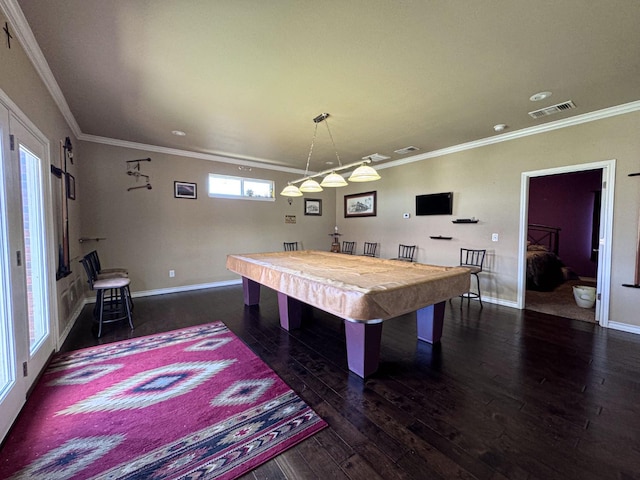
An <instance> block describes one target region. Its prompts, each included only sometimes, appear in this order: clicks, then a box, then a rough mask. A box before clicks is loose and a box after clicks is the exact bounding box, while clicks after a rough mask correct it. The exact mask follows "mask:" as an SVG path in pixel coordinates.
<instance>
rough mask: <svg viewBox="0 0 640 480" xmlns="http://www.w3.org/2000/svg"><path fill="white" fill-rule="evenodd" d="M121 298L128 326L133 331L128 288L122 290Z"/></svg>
mask: <svg viewBox="0 0 640 480" xmlns="http://www.w3.org/2000/svg"><path fill="white" fill-rule="evenodd" d="M122 296H123V297H124V307H125V308H126V310H127V318H128V319H129V326H130V327H131V330H133V320H132V319H131V297H130V295H129V286H126V287H124V288H123V289H122Z"/></svg>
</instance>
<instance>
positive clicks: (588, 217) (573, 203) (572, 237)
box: [525, 170, 602, 322]
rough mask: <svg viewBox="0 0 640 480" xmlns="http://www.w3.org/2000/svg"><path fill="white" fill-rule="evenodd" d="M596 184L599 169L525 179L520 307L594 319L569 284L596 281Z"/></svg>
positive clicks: (591, 310) (598, 184) (598, 191)
mask: <svg viewBox="0 0 640 480" xmlns="http://www.w3.org/2000/svg"><path fill="white" fill-rule="evenodd" d="M601 189H602V171H601V170H586V171H581V172H574V173H565V174H558V175H549V176H539V177H534V178H532V179H531V180H530V184H529V209H528V222H529V230H528V241H529V245H528V249H527V250H528V251H527V255H528V257H529V258H528V269H527V270H528V273H527V293H526V307H525V308H527V309H530V310H536V311H540V312H546V313H553V314H556V315H560V316H564V317H568V318H576V319H581V320H585V321H591V322H594V321H595V309H594V308H591V307H589V308H581V307H579V306H578V305H577V303H576V301H575V299H574V295H573V289H572V287H573V286H576V285H585V286H592V287H595V286H596V277H597V270H598V255H597V249H598V240H599V227H600V222H599V219H600V196H601Z"/></svg>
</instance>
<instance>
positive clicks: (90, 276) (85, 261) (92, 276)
mask: <svg viewBox="0 0 640 480" xmlns="http://www.w3.org/2000/svg"><path fill="white" fill-rule="evenodd" d="M90 255H91V254H87V255H85V256H84V257H83V258H82V260H80V263H81V264H82V266H83V267H84V271H85V272H86V274H87V282H88V283H89V287H91V290H93V282H95V281H96V280H97V279H98V272H96V270H95V267H94V265H93V262H92V260H91V258H90Z"/></svg>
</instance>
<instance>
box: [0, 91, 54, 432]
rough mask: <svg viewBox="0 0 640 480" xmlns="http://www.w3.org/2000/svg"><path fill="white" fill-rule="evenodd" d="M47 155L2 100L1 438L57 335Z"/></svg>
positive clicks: (27, 125) (34, 134) (33, 133)
mask: <svg viewBox="0 0 640 480" xmlns="http://www.w3.org/2000/svg"><path fill="white" fill-rule="evenodd" d="M20 115H21V114H20ZM47 152H48V143H47V141H46V139H45V137H44V136H43V135H42V134H41V133H39V132H38V130H37V129H36V128H35V127H34V126H33V125H31V124H30V122H28V121H27V120H26V119H24V118H22V115H21V117H18V116H17V115H16V114H15V113H14V112H13V108H12V109H11V110H10V109H9V108H8V107H7V106H6V105H4V104H3V103H1V102H0V210H1V213H2V215H1V218H2V220H1V221H0V240H2V248H1V249H0V284H1V286H2V291H3V293H4V294H3V296H2V300H1V301H0V363H1V365H2V367H1V368H0V412H1V414H0V419H1V420H0V438H3V437H4V436H5V435H6V433H7V431H8V429H9V428H10V426H11V424H12V423H13V420H14V419H15V418H16V416H17V415H18V413H19V411H20V409H21V408H22V406H23V404H24V402H25V400H26V396H27V392H28V391H29V389H30V388H31V386H32V385H33V383H34V382H35V379H36V378H37V377H38V374H39V373H40V371H41V370H42V369H43V368H44V366H45V364H46V362H47V360H48V359H49V356H50V355H51V354H52V352H53V350H54V338H55V337H56V334H57V332H55V331H54V330H55V328H54V326H55V325H56V322H55V319H56V315H55V313H54V312H55V311H56V306H55V302H54V301H53V293H52V292H54V291H55V273H54V270H53V269H52V266H53V265H54V263H53V262H52V259H53V255H52V254H51V252H52V250H51V248H50V246H51V245H52V244H51V242H52V238H50V237H51V235H50V234H48V233H47V232H51V231H52V228H51V227H52V214H51V202H50V198H51V197H50V191H49V183H48V180H49V159H48V154H47Z"/></svg>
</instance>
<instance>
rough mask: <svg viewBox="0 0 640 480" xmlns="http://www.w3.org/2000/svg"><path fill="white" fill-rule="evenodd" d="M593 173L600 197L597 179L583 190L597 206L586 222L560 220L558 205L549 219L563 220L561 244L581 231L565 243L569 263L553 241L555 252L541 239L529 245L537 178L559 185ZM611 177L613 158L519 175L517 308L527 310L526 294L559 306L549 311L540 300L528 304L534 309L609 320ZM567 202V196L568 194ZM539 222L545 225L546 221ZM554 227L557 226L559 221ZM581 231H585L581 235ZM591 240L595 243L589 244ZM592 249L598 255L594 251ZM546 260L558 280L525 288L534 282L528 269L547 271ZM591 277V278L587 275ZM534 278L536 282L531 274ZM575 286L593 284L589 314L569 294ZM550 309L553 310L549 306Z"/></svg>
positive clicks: (569, 199) (591, 175)
mask: <svg viewBox="0 0 640 480" xmlns="http://www.w3.org/2000/svg"><path fill="white" fill-rule="evenodd" d="M569 174H574V175H569ZM594 174H597V177H596V178H598V177H599V175H601V178H602V180H601V195H597V194H595V191H596V190H598V188H597V187H598V185H597V183H596V185H595V187H594V188H593V191H592V192H589V193H588V194H587V195H590V196H591V197H590V202H591V204H590V206H589V207H588V209H592V208H593V207H594V206H595V208H593V209H592V210H587V211H586V214H587V216H590V217H591V218H590V219H589V221H588V222H583V224H582V225H580V224H579V223H576V222H575V221H573V219H567V218H563V217H562V215H563V213H564V212H562V209H556V210H557V212H556V215H559V217H557V218H556V220H551V223H558V224H563V226H564V227H565V232H559V233H558V237H557V238H560V242H561V244H562V243H563V240H562V238H563V237H564V239H565V242H564V243H567V242H569V243H570V242H571V241H572V237H571V235H572V234H573V233H574V232H575V235H580V238H581V240H582V243H583V245H582V246H581V247H572V248H570V249H567V248H566V247H567V246H569V245H565V249H564V254H565V256H566V257H567V259H568V260H569V261H568V262H564V261H563V260H564V259H563V258H562V255H561V254H560V256H558V254H559V252H558V248H557V245H556V246H555V251H553V248H554V246H553V244H550V245H545V244H544V242H541V243H542V245H533V247H532V246H528V245H529V244H530V243H533V244H535V243H536V240H535V239H534V240H532V239H531V237H530V236H529V235H528V232H529V224H530V223H531V221H534V223H535V220H536V218H540V217H539V216H537V217H536V215H537V214H536V213H535V209H532V210H530V200H531V195H534V196H535V192H536V185H537V182H538V180H540V177H547V178H548V179H549V184H550V185H559V184H561V182H562V181H564V180H566V179H570V178H571V179H573V180H574V181H576V180H577V179H579V178H583V179H584V178H590V179H591V182H593V178H594ZM614 175H615V161H614V160H610V161H603V162H595V163H589V164H582V165H573V166H567V167H559V168H553V169H547V170H538V171H533V172H524V173H523V174H522V182H521V216H520V219H521V220H520V252H521V254H520V256H519V273H520V275H519V282H518V308H525V306H526V303H527V302H526V298H530V301H531V302H534V301H535V302H544V301H545V298H546V299H548V300H549V301H550V302H555V305H554V306H553V308H557V309H558V310H559V312H558V313H556V312H551V311H548V309H545V308H544V307H545V306H544V304H542V305H540V304H538V305H537V307H540V306H542V307H543V308H536V307H532V309H535V310H539V311H543V312H546V313H553V314H556V315H559V316H564V317H567V318H576V319H580V320H587V321H589V320H590V321H595V322H597V323H599V324H600V325H601V326H606V325H607V324H608V312H609V290H610V264H611V263H610V262H611V232H612V220H611V219H612V212H613V187H614ZM532 185H533V187H532ZM558 195H561V194H558ZM583 195H584V193H583ZM565 201H567V202H570V201H571V198H567V199H566V200H565ZM576 201H577V200H576ZM582 202H586V200H585V199H584V198H583V199H582ZM556 203H562V201H559V200H556ZM531 212H534V213H532V218H531V221H530V218H529V214H530V213H531ZM583 213H584V208H583ZM567 214H568V213H567ZM572 215H573V213H572ZM550 218H553V214H550ZM593 219H597V220H599V224H598V222H593ZM586 223H588V224H589V225H588V228H589V229H588V230H586V229H587V226H586ZM592 224H593V225H594V226H595V231H592V230H591V225H592ZM537 225H538V224H537ZM538 226H542V227H548V226H549V225H538ZM554 226H555V227H557V226H558V225H554ZM581 229H582V230H585V231H582V232H581V233H580V230H581ZM592 239H593V240H592ZM592 242H594V243H593V244H592ZM581 249H582V253H581V256H580V255H575V251H578V250H581ZM528 250H529V251H528ZM531 250H534V251H531ZM535 250H543V252H536V251H535ZM547 250H549V251H551V253H547V252H546V251H547ZM594 251H595V253H596V254H597V255H594V254H593V253H594ZM547 256H548V257H549V258H547ZM585 257H586V259H587V260H586V261H587V262H593V263H592V265H591V267H590V266H589V265H588V264H585V263H584V262H585ZM547 260H548V261H549V265H550V266H549V270H548V271H549V272H553V273H554V277H555V278H556V279H557V278H558V275H557V274H555V272H556V271H557V272H559V273H560V275H561V277H560V279H559V280H557V282H556V283H555V284H551V285H549V286H548V288H534V289H532V290H527V285H529V286H531V283H532V271H533V272H534V274H537V273H539V272H540V270H541V269H546V268H547V267H546V262H547ZM539 261H544V262H545V264H542V265H540V264H537V263H535V262H539ZM554 262H555V265H554ZM572 263H573V264H574V265H575V267H576V268H575V270H577V271H578V272H580V275H578V272H576V271H574V270H573V269H572V268H568V267H570V266H571V264H572ZM581 263H582V264H581ZM596 265H597V267H596ZM532 266H533V268H532ZM592 275H593V277H594V278H590V277H591V276H592ZM581 277H582V278H581ZM533 280H534V281H535V278H534V279H533ZM574 284H575V285H583V284H585V285H586V286H596V285H597V290H596V292H597V294H596V299H595V306H594V308H593V310H591V311H590V312H589V311H587V310H586V309H582V308H580V307H578V306H577V304H576V301H575V300H574V298H573V290H572V287H573V286H574ZM543 292H544V293H543ZM549 308H551V305H550V306H549ZM553 308H552V309H553Z"/></svg>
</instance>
